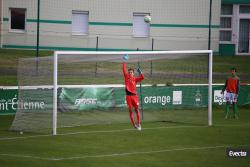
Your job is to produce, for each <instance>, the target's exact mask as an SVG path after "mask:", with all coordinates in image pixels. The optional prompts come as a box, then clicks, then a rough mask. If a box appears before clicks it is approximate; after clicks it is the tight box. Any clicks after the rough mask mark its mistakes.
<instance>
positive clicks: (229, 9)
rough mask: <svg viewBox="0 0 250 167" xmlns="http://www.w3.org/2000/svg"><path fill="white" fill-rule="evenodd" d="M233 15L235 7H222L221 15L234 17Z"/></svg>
mask: <svg viewBox="0 0 250 167" xmlns="http://www.w3.org/2000/svg"><path fill="white" fill-rule="evenodd" d="M232 14H233V5H222V6H221V15H232Z"/></svg>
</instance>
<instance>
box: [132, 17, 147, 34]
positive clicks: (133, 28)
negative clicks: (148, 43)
mask: <svg viewBox="0 0 250 167" xmlns="http://www.w3.org/2000/svg"><path fill="white" fill-rule="evenodd" d="M146 15H149V16H150V13H146V12H133V26H132V36H133V37H134V38H149V37H150V23H145V25H147V31H148V34H147V35H146V36H143V35H137V34H135V27H134V17H135V16H143V21H144V17H145V16H146Z"/></svg>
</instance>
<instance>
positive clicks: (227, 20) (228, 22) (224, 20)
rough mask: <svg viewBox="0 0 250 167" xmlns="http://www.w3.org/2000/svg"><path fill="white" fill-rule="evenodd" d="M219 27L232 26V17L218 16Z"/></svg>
mask: <svg viewBox="0 0 250 167" xmlns="http://www.w3.org/2000/svg"><path fill="white" fill-rule="evenodd" d="M220 27H221V28H231V27H232V18H231V17H221V18H220Z"/></svg>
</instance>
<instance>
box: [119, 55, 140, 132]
mask: <svg viewBox="0 0 250 167" xmlns="http://www.w3.org/2000/svg"><path fill="white" fill-rule="evenodd" d="M123 60H124V62H123V64H122V69H123V75H124V82H125V92H126V102H127V107H128V110H129V116H130V120H131V123H132V125H133V126H134V128H136V129H137V130H141V116H140V109H139V100H138V96H137V94H136V84H137V82H141V81H142V80H143V79H144V75H143V74H142V72H141V70H140V69H139V68H138V69H137V71H138V73H139V76H138V77H135V76H134V69H132V68H129V69H128V70H127V68H126V62H125V61H126V60H128V55H124V56H123ZM133 108H134V110H135V113H136V117H137V124H136V123H135V120H134V114H133V111H132V110H133Z"/></svg>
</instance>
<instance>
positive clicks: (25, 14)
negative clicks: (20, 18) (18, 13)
mask: <svg viewBox="0 0 250 167" xmlns="http://www.w3.org/2000/svg"><path fill="white" fill-rule="evenodd" d="M12 10H24V29H12V28H11V23H12V15H11V12H12ZM9 16H10V17H9V32H13V33H21V34H23V33H26V28H27V21H26V20H27V8H9Z"/></svg>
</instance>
